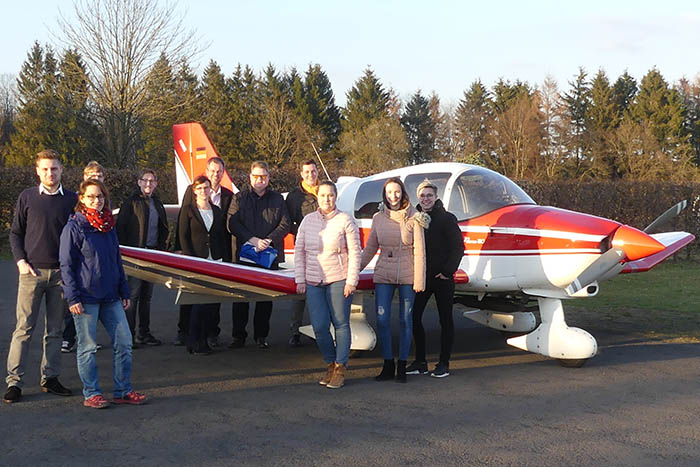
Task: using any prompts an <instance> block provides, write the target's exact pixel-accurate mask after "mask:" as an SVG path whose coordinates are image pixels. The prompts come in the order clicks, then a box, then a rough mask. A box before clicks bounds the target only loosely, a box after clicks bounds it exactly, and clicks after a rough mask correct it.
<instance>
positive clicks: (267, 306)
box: [231, 302, 272, 339]
mask: <svg viewBox="0 0 700 467" xmlns="http://www.w3.org/2000/svg"><path fill="white" fill-rule="evenodd" d="M231 312H232V318H233V337H234V338H236V339H245V338H246V337H247V336H248V333H247V332H246V330H245V327H246V325H247V324H248V303H247V302H241V303H234V304H233V306H232V307H231ZM271 315H272V302H256V303H255V316H254V317H253V337H254V338H255V339H259V338H261V337H262V338H265V337H267V335H268V334H269V333H270V316H271Z"/></svg>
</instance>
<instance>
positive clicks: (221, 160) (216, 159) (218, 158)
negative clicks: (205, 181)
mask: <svg viewBox="0 0 700 467" xmlns="http://www.w3.org/2000/svg"><path fill="white" fill-rule="evenodd" d="M212 162H216V163H217V164H220V165H221V168H222V169H224V170H226V163H224V160H223V159H222V158H220V157H219V156H214V157H212V158H211V159H209V160H208V161H207V167H209V164H211V163H212Z"/></svg>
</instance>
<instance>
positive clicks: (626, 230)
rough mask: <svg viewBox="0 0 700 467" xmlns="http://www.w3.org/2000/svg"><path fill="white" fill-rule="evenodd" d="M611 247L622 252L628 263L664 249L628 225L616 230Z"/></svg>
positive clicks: (646, 235) (661, 245)
mask: <svg viewBox="0 0 700 467" xmlns="http://www.w3.org/2000/svg"><path fill="white" fill-rule="evenodd" d="M612 246H614V247H616V248H620V249H621V250H622V251H624V252H625V257H626V259H627V260H628V261H634V260H637V259H640V258H646V257H647V256H651V255H653V254H654V253H658V252H659V251H661V250H663V249H664V248H665V247H664V246H663V244H661V243H659V242H658V241H657V240H655V239H654V238H653V237H650V236H649V235H648V234H646V233H644V232H642V231H641V230H637V229H635V228H634V227H630V226H628V225H623V226H621V227H620V228H618V229H617V231H616V232H615V234H614V235H613V238H612Z"/></svg>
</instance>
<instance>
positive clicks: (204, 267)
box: [120, 246, 469, 305]
mask: <svg viewBox="0 0 700 467" xmlns="http://www.w3.org/2000/svg"><path fill="white" fill-rule="evenodd" d="M120 249H121V253H122V262H123V263H124V270H125V271H126V273H127V274H128V275H130V276H134V277H138V278H139V279H143V280H146V281H149V282H153V283H154V284H162V285H164V286H165V287H167V288H169V289H173V290H177V291H178V294H177V298H176V303H177V304H181V305H186V304H193V303H219V302H254V301H272V300H282V299H284V300H290V299H291V300H294V299H297V300H301V299H303V295H298V294H297V293H296V283H295V281H294V270H293V269H280V270H276V271H273V270H270V269H263V268H258V267H253V266H245V265H243V264H233V263H223V262H221V261H213V260H207V259H202V258H195V257H193V256H185V255H178V254H175V253H170V252H167V251H157V250H148V249H144V248H135V247H128V246H121V247H120ZM373 276H374V271H373V270H368V269H366V270H364V271H363V272H361V273H360V280H359V282H358V284H357V290H373V289H374V281H373V280H372V278H373ZM468 281H469V278H468V277H467V275H466V274H465V273H464V271H461V270H460V271H457V273H456V274H455V283H458V284H460V283H466V282H468Z"/></svg>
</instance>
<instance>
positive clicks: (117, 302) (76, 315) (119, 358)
mask: <svg viewBox="0 0 700 467" xmlns="http://www.w3.org/2000/svg"><path fill="white" fill-rule="evenodd" d="M59 259H60V262H61V277H62V279H63V294H64V298H65V300H66V302H67V303H68V308H69V310H70V312H71V313H72V314H73V321H74V322H75V329H76V332H77V338H78V351H77V359H78V374H79V375H80V379H81V380H82V382H83V395H84V396H85V401H84V403H83V405H85V406H86V407H90V408H94V409H102V408H105V407H107V406H109V402H108V401H107V400H105V398H104V397H103V396H102V391H101V390H100V386H99V384H98V377H97V362H96V361H95V352H96V351H97V342H96V338H97V321H101V322H102V324H103V325H104V327H105V329H106V330H107V333H108V334H109V337H110V339H111V340H112V349H113V372H114V399H113V402H114V403H115V404H135V405H138V404H142V403H143V402H145V400H146V396H145V395H143V394H139V393H137V392H134V391H132V389H131V332H130V331H129V324H128V322H127V320H126V314H125V313H124V308H126V307H128V306H129V286H128V284H127V281H126V276H125V274H124V268H123V267H122V260H121V255H120V253H119V242H118V240H117V234H116V232H115V231H114V218H113V217H112V212H111V210H110V203H109V193H108V192H107V189H106V188H105V186H104V185H103V184H102V182H100V181H99V180H86V181H84V182H83V183H82V184H81V185H80V190H79V191H78V204H76V206H75V214H74V215H73V216H71V218H70V219H69V220H68V223H67V224H66V226H65V227H64V228H63V232H62V233H61V246H60V250H59Z"/></svg>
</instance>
